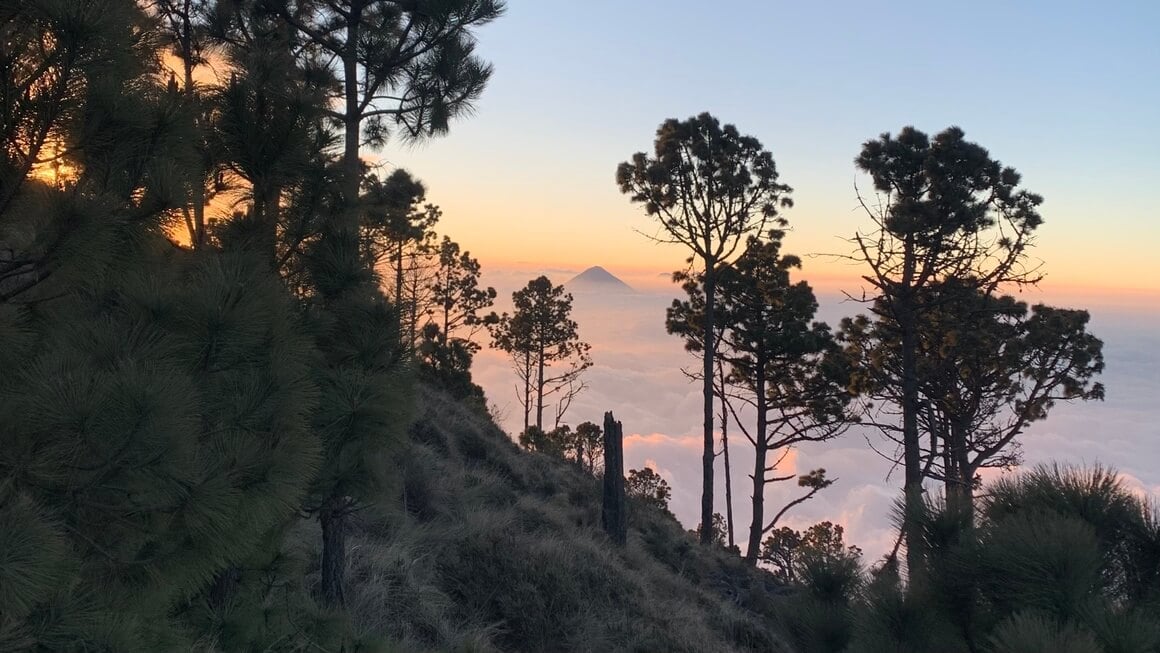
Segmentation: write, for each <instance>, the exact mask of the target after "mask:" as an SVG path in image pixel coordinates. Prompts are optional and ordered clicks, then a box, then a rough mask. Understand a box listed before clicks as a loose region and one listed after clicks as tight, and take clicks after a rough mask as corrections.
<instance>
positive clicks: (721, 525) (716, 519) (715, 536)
mask: <svg viewBox="0 0 1160 653" xmlns="http://www.w3.org/2000/svg"><path fill="white" fill-rule="evenodd" d="M692 532H693V533H694V534H695V535H696V536H697V537H698V538H699V539H700V540H701V542H702V543H705V540H706V538H705V535H704V533H703V531H702V530H701V525H700V524H697V528H696V529H695V530H693V531H692ZM726 537H728V532H727V527H726V526H725V516H724V515H722V514H721V513H719V512H715V513H713V528H712V530H711V531H710V532H709V537H708V544H716V545H717V546H719V547H721V548H726V546H727V544H726V541H725V538H726Z"/></svg>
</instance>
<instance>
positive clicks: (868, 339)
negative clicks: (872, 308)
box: [842, 280, 1104, 511]
mask: <svg viewBox="0 0 1160 653" xmlns="http://www.w3.org/2000/svg"><path fill="white" fill-rule="evenodd" d="M929 292H930V294H931V295H934V297H932V298H930V299H929V301H927V302H926V303H928V304H929V305H930V306H931V307H932V308H931V309H930V310H928V311H927V312H926V314H925V317H924V320H923V323H922V324H921V326H920V332H919V351H920V356H919V365H918V376H919V381H920V383H919V392H920V395H921V397H922V401H923V404H924V408H925V409H924V410H923V411H922V412H921V413H920V415H919V424H920V426H921V427H922V428H923V429H925V432H926V433H927V434H928V436H929V443H930V444H929V445H928V446H927V447H926V448H925V449H924V451H923V473H924V475H926V476H927V477H929V478H932V479H935V480H938V481H942V482H943V483H944V485H945V489H946V496H947V497H948V500H952V501H954V500H962V501H965V502H966V505H967V507H968V508H967V509H968V511H969V509H970V506H971V505H972V504H973V490H974V488H975V486H976V485H977V483H978V471H979V470H980V469H982V468H985V467H999V468H1010V467H1012V466H1014V465H1017V464H1019V462H1020V455H1019V447H1018V445H1019V442H1018V440H1017V439H1016V438H1017V437H1018V436H1019V435H1020V434H1021V433H1023V431H1024V430H1025V429H1026V428H1027V426H1029V425H1030V424H1031V423H1032V422H1035V421H1038V420H1041V419H1045V418H1046V417H1047V414H1048V411H1050V409H1051V407H1052V406H1053V405H1054V404H1055V402H1056V401H1073V400H1077V399H1079V400H1092V399H1102V398H1103V393H1104V388H1103V385H1102V384H1100V383H1097V382H1093V378H1094V377H1095V375H1097V374H1099V373H1100V372H1101V371H1102V370H1103V366H1104V363H1103V353H1102V348H1103V343H1102V342H1101V341H1100V340H1099V339H1098V338H1096V337H1095V336H1093V335H1091V334H1089V333H1087V331H1086V325H1087V322H1088V314H1087V312H1086V311H1078V310H1069V309H1059V308H1052V307H1049V306H1044V305H1036V306H1034V307H1032V309H1031V310H1030V312H1029V311H1028V308H1027V304H1026V303H1024V302H1020V301H1017V300H1016V299H1015V298H1013V297H1010V296H998V297H996V296H987V295H984V294H982V293H980V292H979V291H978V290H976V289H975V288H973V287H971V285H970V284H961V283H959V282H958V281H955V280H949V281H946V282H943V283H941V284H939V285H937V286H935V287H932V288H931V289H930V291H929ZM842 338H843V340H844V341H845V342H846V347H847V351H848V352H849V353H850V355H851V356H852V357H853V358H854V359H855V360H856V361H857V362H858V369H859V370H860V371H859V377H860V378H859V379H858V380H857V384H858V385H859V386H861V387H862V389H863V391H865V392H867V393H869V394H872V395H875V396H878V397H882V398H884V399H887V400H893V399H895V398H896V394H892V393H896V392H897V388H898V383H897V379H898V378H899V368H900V364H899V363H900V361H899V358H900V357H899V343H898V339H897V336H896V331H894V330H893V329H892V328H891V327H890V325H889V324H883V322H882V321H881V320H878V321H873V322H872V321H871V320H870V318H868V317H866V316H859V317H857V318H848V319H846V320H844V322H843V327H842Z"/></svg>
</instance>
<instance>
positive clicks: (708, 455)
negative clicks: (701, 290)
mask: <svg viewBox="0 0 1160 653" xmlns="http://www.w3.org/2000/svg"><path fill="white" fill-rule="evenodd" d="M715 268H716V262H715V261H713V260H711V259H706V260H705V321H704V323H703V325H702V328H703V329H704V341H705V343H704V344H705V350H704V354H703V356H702V368H701V372H702V379H703V380H704V383H703V384H702V385H703V387H702V395H703V398H704V451H703V453H702V455H701V472H702V477H703V482H702V485H701V544H712V543H713V463H714V459H715V458H716V455H715V453H714V449H715V448H716V447H715V446H714V444H713V399H714V392H713V360H714V358H715V355H716V353H717V352H716V351H715V347H716V343H715V342H714V340H715V338H714V335H715V334H714V333H713V328H714V317H715V316H714V314H713V312H714V309H715V308H716V304H717V301H716V297H715V296H714V295H716V292H717V283H716V282H717V279H716V269H715Z"/></svg>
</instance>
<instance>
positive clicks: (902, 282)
mask: <svg viewBox="0 0 1160 653" xmlns="http://www.w3.org/2000/svg"><path fill="white" fill-rule="evenodd" d="M856 164H857V166H858V168H859V169H860V170H862V171H864V172H866V173H868V174H869V175H870V176H871V178H872V179H873V181H874V188H875V189H876V191H878V193H879V194H880V195H879V196H878V197H879V201H878V202H877V203H874V204H873V205H871V204H867V202H866V201H864V200H863V201H862V206H863V208H864V209H865V210H866V214H867V215H868V216H869V218H870V219H871V221H872V222H873V229H872V230H871V231H870V232H868V233H861V232H859V233H857V234H855V236H854V238H853V239H852V242H853V243H854V246H855V254H854V256H853V258H855V259H856V260H859V261H861V262H864V263H865V264H866V265H867V267H868V268H869V270H868V273H867V274H866V276H864V277H863V278H864V279H865V280H866V282H867V283H868V284H869V285H870V287H871V288H872V293H873V297H871V299H872V300H873V304H872V310H873V312H874V313H875V314H876V315H878V316H879V317H881V318H882V319H884V320H887V321H888V322H889V324H890V325H891V328H892V329H894V330H895V331H896V332H897V339H898V342H899V361H900V365H899V371H900V374H899V377H898V384H899V393H898V396H899V410H900V412H901V422H902V425H901V439H902V458H903V470H904V475H905V481H904V493H905V496H906V501H907V504H908V505H910V506H912V507H913V506H916V505H917V504H918V503H919V502H920V501H921V498H922V479H923V468H922V452H921V442H920V439H919V419H920V413H921V411H922V405H921V398H920V396H919V395H920V384H921V379H920V378H919V365H920V362H919V357H920V352H919V337H920V330H921V325H922V322H923V319H924V318H925V315H926V313H927V312H928V311H929V310H931V308H932V307H931V306H930V305H929V304H928V303H927V302H926V301H925V298H927V297H928V294H927V293H926V292H925V291H926V290H927V289H929V288H930V287H931V286H932V285H935V284H938V283H940V282H941V281H943V280H946V279H958V280H961V281H964V282H966V281H967V280H969V281H970V283H971V284H972V285H973V286H974V287H975V288H977V289H978V290H979V292H981V293H982V294H983V295H987V296H989V295H991V294H993V293H994V292H995V291H996V290H998V289H999V288H1001V287H1008V286H1014V285H1020V284H1026V283H1033V282H1035V281H1036V280H1037V279H1038V275H1037V273H1036V271H1035V270H1034V269H1028V268H1027V266H1026V261H1027V248H1028V247H1029V246H1030V245H1031V244H1032V242H1033V234H1034V232H1035V229H1036V228H1038V227H1039V225H1040V224H1041V223H1042V218H1041V217H1040V216H1039V213H1038V210H1037V209H1038V206H1039V204H1040V203H1041V202H1042V198H1041V197H1039V196H1038V195H1034V194H1032V193H1028V192H1027V191H1025V190H1021V189H1019V181H1020V176H1019V173H1017V172H1016V171H1015V170H1014V169H1013V168H1005V167H1003V166H1002V165H1001V164H1000V163H999V162H998V161H996V160H994V159H992V158H991V156H990V154H989V153H988V152H987V150H985V149H984V148H982V147H980V146H979V145H977V144H975V143H971V142H969V141H967V140H966V139H965V138H964V133H963V131H962V130H961V129H959V128H957V127H951V128H949V129H946V130H944V131H943V132H941V133H939V134H937V135H936V136H935V137H934V138H933V139H931V138H929V137H928V136H927V135H926V134H924V133H923V132H921V131H919V130H917V129H915V128H913V127H905V128H903V129H902V130H901V131H900V132H899V133H898V135H897V137H894V136H891V135H890V134H882V135H881V137H879V138H878V139H875V140H871V141H867V142H866V143H865V144H864V145H863V147H862V152H861V154H860V155H859V156H858V158H857V159H856ZM904 530H905V531H906V533H907V557H908V561H909V562H910V565H909V566H910V571H911V573H912V575H913V574H915V573H917V572H918V571H919V569H920V565H919V564H918V563H920V561H921V560H922V554H921V551H920V550H919V549H918V547H919V546H920V545H921V542H920V541H919V540H917V539H914V537H915V536H914V534H913V533H911V531H910V529H906V528H905V526H904Z"/></svg>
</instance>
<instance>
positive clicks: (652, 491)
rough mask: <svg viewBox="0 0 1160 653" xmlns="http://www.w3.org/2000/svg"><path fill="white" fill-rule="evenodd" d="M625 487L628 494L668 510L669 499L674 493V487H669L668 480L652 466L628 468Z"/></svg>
mask: <svg viewBox="0 0 1160 653" xmlns="http://www.w3.org/2000/svg"><path fill="white" fill-rule="evenodd" d="M624 487H625V492H626V493H627V494H628V496H630V497H633V498H635V499H639V500H640V501H641V502H642V503H645V504H648V505H650V506H655V507H657V508H660V509H661V510H664V511H665V512H668V510H669V499H671V498H672V495H673V492H672V488H670V487H669V483H668V481H666V480H665V479H664V478H662V477H661V475H660V474H658V473H656V471H654V470H653V469H652V468H650V467H645V468H643V469H630V470H628V477H627V480H626V481H625V486H624Z"/></svg>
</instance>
